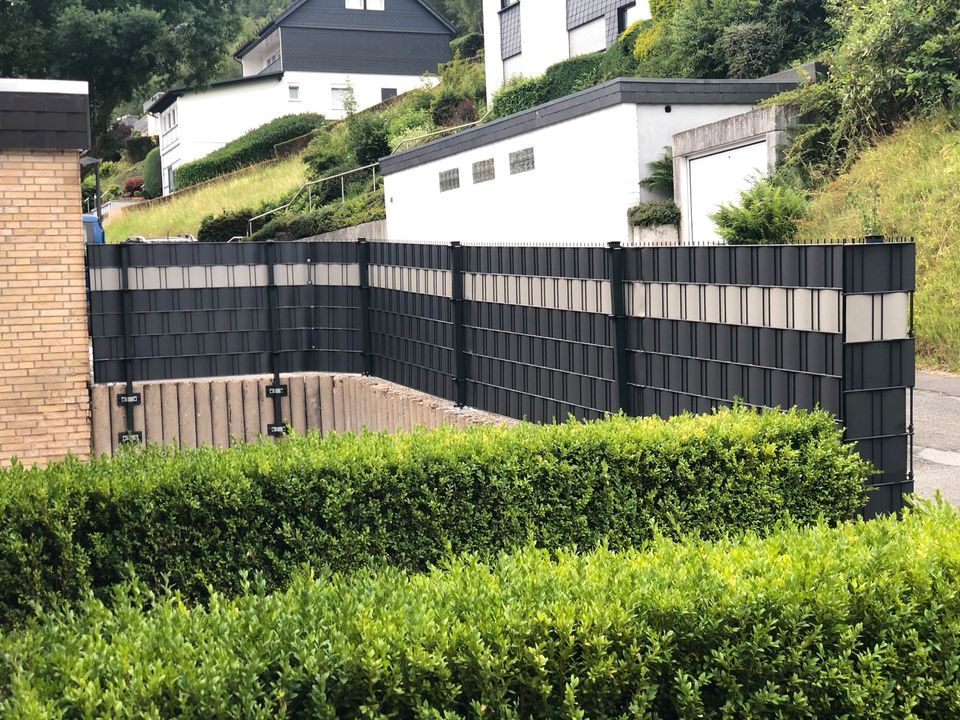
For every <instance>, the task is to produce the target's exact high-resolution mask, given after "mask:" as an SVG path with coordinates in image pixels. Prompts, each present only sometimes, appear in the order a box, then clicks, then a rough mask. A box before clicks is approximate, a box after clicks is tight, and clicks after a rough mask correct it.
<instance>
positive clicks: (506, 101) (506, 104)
mask: <svg viewBox="0 0 960 720" xmlns="http://www.w3.org/2000/svg"><path fill="white" fill-rule="evenodd" d="M602 59H603V55H602V54H601V53H593V54H591V55H578V56H577V57H572V58H570V59H569V60H563V61H562V62H558V63H555V64H554V65H551V66H550V67H548V68H547V69H546V71H545V72H544V73H543V75H540V76H539V77H535V78H523V77H517V78H514V79H513V80H511V81H510V82H508V83H507V84H506V85H504V86H503V87H502V88H500V90H498V91H497V92H496V93H495V94H494V96H493V109H492V112H491V114H492V115H493V117H495V118H501V117H506V116H507V115H513V114H514V113H518V112H521V111H523V110H528V109H530V108H532V107H535V106H537V105H541V104H543V103H545V102H549V101H551V100H557V99H559V98H562V97H565V96H567V95H570V94H571V93H575V92H577V91H578V90H585V89H587V88H590V87H593V86H594V85H596V84H597V83H598V82H599V81H600V79H601V75H600V64H601V61H602Z"/></svg>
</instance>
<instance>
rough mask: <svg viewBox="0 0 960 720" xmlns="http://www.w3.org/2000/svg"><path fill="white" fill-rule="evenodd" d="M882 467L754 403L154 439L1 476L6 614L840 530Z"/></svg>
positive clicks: (12, 617) (827, 421)
mask: <svg viewBox="0 0 960 720" xmlns="http://www.w3.org/2000/svg"><path fill="white" fill-rule="evenodd" d="M869 472H870V468H869V467H868V465H867V464H866V463H865V462H863V461H862V460H861V459H860V457H859V456H858V455H857V454H856V453H855V451H854V450H853V448H852V447H851V446H849V445H845V444H843V443H842V442H841V438H840V433H839V430H838V429H837V427H836V424H835V421H834V419H833V418H832V416H830V415H828V414H826V413H822V412H815V413H805V412H801V411H790V412H783V413H781V412H779V411H766V412H763V413H755V412H753V411H751V410H748V409H745V408H738V409H731V410H722V411H718V412H716V413H715V414H712V415H705V416H699V417H697V416H690V415H685V416H678V417H675V418H672V419H670V420H660V419H658V418H642V419H629V418H625V417H614V418H610V419H607V420H603V421H596V422H586V423H580V422H569V423H566V424H562V425H533V424H520V425H517V426H515V427H490V426H488V427H476V428H471V429H468V430H465V431H461V430H454V429H451V428H441V429H437V430H431V431H418V432H413V433H398V434H396V435H387V434H373V433H364V434H361V435H353V434H346V435H332V436H330V437H327V438H321V437H320V436H318V435H317V434H310V435H307V436H294V437H290V438H287V439H285V440H283V441H282V442H272V441H265V442H262V443H259V444H251V445H241V446H237V447H234V448H231V449H228V450H221V449H215V448H205V449H200V450H187V451H177V450H174V449H170V448H167V449H160V448H149V449H146V450H132V451H128V452H124V453H122V454H121V455H120V456H119V457H118V458H117V459H115V460H109V459H106V458H102V459H98V460H94V461H92V462H86V463H85V462H80V461H77V460H69V461H66V462H61V463H55V464H53V465H51V466H49V467H48V468H46V469H25V468H23V467H20V466H14V467H13V468H12V469H8V470H3V471H0V623H2V624H3V625H10V624H12V623H16V622H19V621H20V620H22V618H23V617H24V615H25V614H27V613H28V611H29V608H30V606H31V604H32V603H38V602H39V603H41V604H50V603H51V602H54V601H56V600H57V599H59V600H63V601H67V602H75V601H76V600H78V599H79V598H81V597H82V596H84V594H86V593H87V592H89V591H91V590H92V591H94V592H95V593H97V594H101V595H102V594H104V593H105V592H107V590H108V589H109V588H110V587H111V586H113V585H115V584H116V583H118V582H120V581H122V580H123V579H125V578H126V577H127V575H128V573H129V571H131V570H132V571H133V572H135V573H136V575H137V576H138V577H139V578H140V579H141V581H142V582H143V583H145V585H146V586H147V587H149V588H152V589H154V590H156V589H159V588H161V587H164V586H165V585H169V586H170V587H173V588H176V589H178V590H179V591H180V592H182V593H183V595H184V596H185V597H187V598H191V599H192V598H198V599H202V598H205V597H206V596H207V595H208V592H209V589H210V588H213V589H215V590H217V591H219V592H221V593H224V594H227V595H230V594H233V593H236V592H238V591H239V590H240V589H241V586H240V573H241V571H247V572H250V573H259V574H260V575H261V577H262V578H263V582H264V583H265V586H266V587H267V588H269V589H271V590H273V589H276V588H281V587H284V586H285V585H286V583H287V582H288V580H289V578H290V576H291V574H292V573H293V571H294V570H295V569H296V568H297V567H298V566H300V565H301V564H303V563H309V564H311V565H313V566H315V567H321V566H326V567H329V568H331V569H333V570H336V571H349V570H355V569H358V568H361V567H363V566H365V565H369V564H371V563H373V564H387V565H392V566H396V567H399V568H403V569H407V570H424V569H426V568H427V567H428V566H429V565H430V564H431V563H435V562H437V561H438V560H439V559H440V558H441V557H443V555H444V554H445V552H446V550H445V549H446V548H449V549H450V550H452V551H453V552H457V553H459V552H475V553H478V554H480V555H481V556H482V557H491V556H493V555H494V554H496V553H498V552H501V551H503V550H507V549H510V548H512V547H515V546H518V545H522V544H525V543H527V542H529V541H532V542H534V543H535V544H536V545H537V546H539V547H543V548H561V547H569V546H572V545H576V546H578V547H581V548H592V547H593V546H594V545H596V544H597V543H598V542H601V541H604V540H605V541H607V542H608V543H609V544H610V547H611V548H614V549H621V548H628V547H631V546H636V545H639V544H642V543H643V542H645V541H646V540H648V539H649V538H650V537H651V535H652V534H653V532H654V528H655V527H659V528H660V529H661V530H662V531H663V532H665V533H668V534H670V535H671V536H680V535H682V534H685V533H688V532H696V533H699V534H700V535H701V536H703V537H705V538H716V537H720V536H722V535H723V534H725V533H735V532H743V531H747V530H753V531H756V532H761V533H763V532H767V531H768V530H769V529H770V528H771V527H772V526H773V525H775V524H776V523H777V522H778V521H780V520H781V519H782V518H783V517H784V515H785V514H789V515H790V516H791V517H793V518H794V519H795V520H796V521H797V522H801V523H809V522H813V521H815V520H816V519H817V518H818V517H823V518H825V519H826V520H827V521H829V522H837V521H841V520H845V519H847V518H850V517H852V516H853V515H854V514H855V513H856V512H857V511H858V509H859V508H860V507H861V506H862V504H863V500H864V487H865V486H864V483H865V480H866V478H867V476H868V473H869Z"/></svg>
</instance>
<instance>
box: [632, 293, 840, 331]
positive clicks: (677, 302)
mask: <svg viewBox="0 0 960 720" xmlns="http://www.w3.org/2000/svg"><path fill="white" fill-rule="evenodd" d="M625 285H626V288H627V289H626V292H627V298H626V301H627V302H626V306H627V314H628V315H632V316H634V317H648V318H661V319H666V320H688V321H692V322H709V323H720V324H724V325H747V326H751V327H768V328H776V329H782V330H804V331H815V332H825V333H839V332H840V330H841V328H840V298H841V293H840V291H839V290H819V289H808V288H777V287H755V286H741V285H698V284H685V283H646V282H630V283H625Z"/></svg>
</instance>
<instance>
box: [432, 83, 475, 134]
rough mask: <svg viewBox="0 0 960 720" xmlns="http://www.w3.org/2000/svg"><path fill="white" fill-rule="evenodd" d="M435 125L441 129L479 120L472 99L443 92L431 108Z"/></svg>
mask: <svg viewBox="0 0 960 720" xmlns="http://www.w3.org/2000/svg"><path fill="white" fill-rule="evenodd" d="M431 111H432V117H431V120H432V121H433V123H434V125H439V126H441V127H444V126H449V127H453V126H456V125H463V124H465V123H471V122H474V121H475V120H476V119H477V109H476V106H474V104H473V100H471V99H470V98H464V97H460V96H459V95H452V94H450V93H447V92H444V91H441V92H440V94H439V95H438V96H437V99H436V100H435V101H434V103H433V107H432V108H431Z"/></svg>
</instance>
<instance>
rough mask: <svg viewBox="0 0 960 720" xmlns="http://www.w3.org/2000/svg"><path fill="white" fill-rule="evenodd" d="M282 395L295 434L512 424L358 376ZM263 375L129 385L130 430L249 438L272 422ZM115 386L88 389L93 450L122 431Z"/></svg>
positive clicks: (307, 380)
mask: <svg viewBox="0 0 960 720" xmlns="http://www.w3.org/2000/svg"><path fill="white" fill-rule="evenodd" d="M281 381H282V382H283V383H284V384H286V385H288V387H289V394H288V396H287V397H285V398H283V401H282V402H283V419H284V420H285V421H286V422H287V423H288V424H289V425H290V426H291V427H292V428H293V429H294V430H296V431H297V432H301V433H303V432H306V431H307V430H319V431H321V432H322V433H323V434H327V433H330V432H338V433H340V432H346V431H354V432H357V431H359V430H361V429H363V428H367V429H369V430H373V431H388V432H394V431H397V430H412V429H414V428H415V427H417V426H423V427H427V428H431V427H437V426H439V425H443V424H451V425H457V426H459V427H466V426H468V425H477V424H497V423H503V422H514V421H513V420H509V419H507V418H504V417H501V416H499V415H493V414H491V413H485V412H482V411H479V410H473V409H470V408H462V409H458V408H456V407H454V406H453V405H452V404H451V403H449V402H447V401H445V400H441V399H439V398H436V397H433V396H432V395H426V394H424V393H421V392H417V391H415V390H410V389H408V388H405V387H402V386H400V385H395V384H394V383H390V382H387V381H385V380H380V379H379V378H373V377H363V376H361V375H346V374H330V373H302V374H295V375H282V376H281ZM270 384H271V378H270V376H267V375H256V376H247V377H227V378H210V379H199V380H167V381H162V382H144V383H134V385H133V389H134V392H136V393H140V395H141V398H142V402H141V404H140V405H137V406H135V408H134V429H135V430H139V431H141V432H143V438H144V442H147V443H157V444H171V443H172V444H176V445H178V446H179V447H183V448H192V447H198V446H203V445H216V446H218V447H227V446H228V445H230V444H235V443H237V442H255V441H257V440H258V439H259V438H260V437H261V436H265V435H266V432H267V425H269V424H272V423H273V422H274V415H273V400H271V399H268V398H267V397H266V391H265V388H266V387H267V386H268V385H270ZM124 391H125V386H124V385H123V384H120V383H110V384H102V385H95V386H94V387H93V390H92V406H93V450H94V453H95V454H96V455H101V454H104V453H106V454H108V455H112V454H113V452H114V451H115V450H116V449H117V446H118V443H119V439H118V438H119V435H120V433H122V432H124V431H125V430H126V429H127V428H126V422H125V412H124V410H123V409H122V408H121V407H119V406H118V404H117V397H118V396H119V395H120V394H122V393H124Z"/></svg>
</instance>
